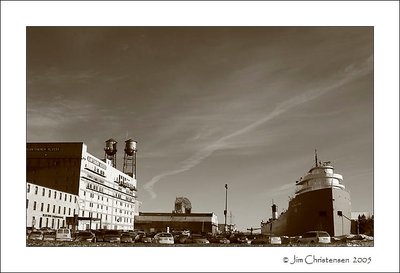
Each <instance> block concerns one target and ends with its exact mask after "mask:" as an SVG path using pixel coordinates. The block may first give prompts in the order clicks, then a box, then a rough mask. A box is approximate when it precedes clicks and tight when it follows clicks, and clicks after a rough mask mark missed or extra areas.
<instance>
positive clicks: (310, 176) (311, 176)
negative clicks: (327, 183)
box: [296, 173, 343, 184]
mask: <svg viewBox="0 0 400 273" xmlns="http://www.w3.org/2000/svg"><path fill="white" fill-rule="evenodd" d="M320 178H334V179H337V180H339V181H342V180H343V176H342V175H341V174H336V173H334V174H331V173H318V174H307V175H306V176H304V177H303V178H302V179H301V180H299V181H298V182H297V183H296V184H302V183H304V182H306V181H309V180H311V179H320Z"/></svg>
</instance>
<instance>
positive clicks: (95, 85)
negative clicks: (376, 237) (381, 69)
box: [26, 27, 374, 230]
mask: <svg viewBox="0 0 400 273" xmlns="http://www.w3.org/2000/svg"><path fill="white" fill-rule="evenodd" d="M26 35H27V36H26V38H27V40H26V41H27V52H26V53H27V90H26V111H27V141H28V142H59V141H61V142H69V141H71V142H73V141H79V142H84V143H85V144H86V145H87V146H88V152H89V153H91V154H93V155H95V156H97V157H98V158H103V157H104V144H105V141H106V140H108V139H109V138H114V139H115V140H116V141H118V144H117V146H118V159H117V168H118V169H120V170H122V165H123V161H122V159H123V148H124V143H125V140H127V139H128V138H133V139H134V140H136V141H137V142H138V145H137V147H138V153H137V184H138V193H137V195H138V200H139V201H140V202H141V207H140V211H142V212H171V211H172V210H173V209H174V202H175V198H176V197H180V196H184V197H187V198H188V199H189V200H190V201H191V203H192V212H213V213H215V214H216V215H217V216H218V221H219V223H224V215H223V211H224V209H225V187H224V185H225V184H227V185H228V211H229V214H228V216H229V219H228V223H231V222H233V223H234V224H236V225H237V227H238V228H239V230H246V229H247V228H250V227H253V228H257V227H260V222H261V221H262V220H265V219H268V218H270V217H271V204H272V202H274V203H276V204H277V206H278V212H280V211H282V210H284V209H287V205H288V200H289V196H292V195H293V194H294V189H295V181H296V180H298V179H299V178H300V177H301V176H304V174H305V173H306V172H307V171H308V170H309V169H310V168H311V167H312V166H313V163H314V150H315V149H317V151H318V157H319V159H321V161H331V162H332V163H333V165H334V166H335V171H336V172H337V173H339V174H342V175H343V177H344V181H343V182H344V184H345V186H346V189H347V190H349V191H350V195H351V200H352V210H353V211H368V212H372V211H373V200H374V198H373V197H374V192H373V189H374V184H373V125H374V124H373V118H374V111H373V105H374V90H373V73H374V71H373V60H374V55H373V28H372V27H28V28H27V33H26Z"/></svg>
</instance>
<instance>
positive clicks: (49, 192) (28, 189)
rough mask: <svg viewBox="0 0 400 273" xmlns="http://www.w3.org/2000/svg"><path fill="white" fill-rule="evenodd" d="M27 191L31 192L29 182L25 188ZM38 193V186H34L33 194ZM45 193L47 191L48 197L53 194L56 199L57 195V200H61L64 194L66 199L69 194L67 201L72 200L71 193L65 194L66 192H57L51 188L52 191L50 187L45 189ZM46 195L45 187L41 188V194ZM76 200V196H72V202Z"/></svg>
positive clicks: (65, 199)
mask: <svg viewBox="0 0 400 273" xmlns="http://www.w3.org/2000/svg"><path fill="white" fill-rule="evenodd" d="M27 192H28V193H30V192H31V185H30V184H28V188H27ZM38 193H39V187H38V186H35V194H36V195H37V194H38ZM47 193H48V197H49V198H51V196H52V194H53V195H54V199H57V196H58V199H59V200H62V199H63V196H64V201H67V199H68V196H69V202H72V194H67V193H64V194H63V193H62V192H58V193H57V191H55V190H53V192H52V190H51V189H47ZM45 195H46V188H43V189H42V196H45ZM77 201H78V200H77V198H76V196H75V198H74V203H76V202H77Z"/></svg>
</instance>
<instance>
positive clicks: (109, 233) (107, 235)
mask: <svg viewBox="0 0 400 273" xmlns="http://www.w3.org/2000/svg"><path fill="white" fill-rule="evenodd" d="M103 241H104V242H110V243H119V242H121V233H120V231H118V230H114V229H107V230H105V231H104V236H103Z"/></svg>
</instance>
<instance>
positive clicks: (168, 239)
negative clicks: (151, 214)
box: [154, 232, 174, 245]
mask: <svg viewBox="0 0 400 273" xmlns="http://www.w3.org/2000/svg"><path fill="white" fill-rule="evenodd" d="M154 242H155V243H156V244H169V245H173V244H174V236H172V234H171V233H168V232H160V233H157V234H156V235H154Z"/></svg>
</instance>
